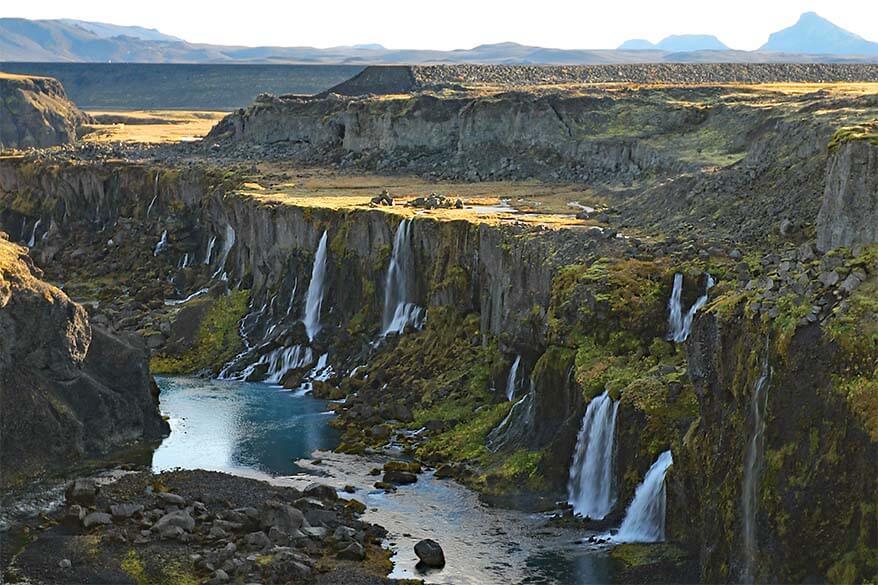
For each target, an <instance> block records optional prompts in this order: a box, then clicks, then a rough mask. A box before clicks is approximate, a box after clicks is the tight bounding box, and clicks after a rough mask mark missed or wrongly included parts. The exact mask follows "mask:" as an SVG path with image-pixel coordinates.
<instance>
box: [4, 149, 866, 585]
mask: <svg viewBox="0 0 878 585" xmlns="http://www.w3.org/2000/svg"><path fill="white" fill-rule="evenodd" d="M238 184H239V181H237V180H236V179H234V177H227V176H226V175H225V174H223V173H219V172H217V171H213V170H210V169H205V168H197V167H192V168H183V169H168V168H166V169H161V168H155V167H150V166H145V165H137V164H128V163H115V164H105V165H101V166H98V165H90V164H73V165H53V164H48V165H46V164H45V163H37V164H34V163H30V162H27V161H26V160H25V159H23V158H16V159H4V160H2V161H0V204H2V205H3V211H2V212H0V222H2V224H0V225H2V226H3V227H4V228H5V229H8V230H10V232H11V233H13V236H14V237H16V238H21V239H27V238H30V237H32V236H33V233H34V228H33V226H34V225H35V223H36V220H37V218H39V219H40V220H41V225H49V226H52V225H53V224H54V226H55V227H54V228H52V227H49V228H46V229H47V231H46V232H45V233H48V234H49V235H48V236H47V238H46V239H45V240H43V239H42V237H41V234H42V233H43V232H42V231H41V230H37V231H36V233H37V234H38V237H37V238H36V241H37V242H38V243H36V242H35V246H34V248H33V250H32V253H33V254H34V256H35V258H37V259H38V260H39V261H41V262H45V263H46V265H47V268H48V267H50V266H53V265H54V264H63V265H64V266H65V267H66V268H65V270H68V272H69V273H70V274H71V275H72V273H74V272H75V271H76V270H81V271H82V273H83V274H88V273H89V272H94V271H96V270H98V269H96V268H95V266H96V265H97V263H98V262H97V261H98V259H102V260H101V265H103V266H116V268H115V269H114V270H118V271H119V272H118V273H119V274H121V273H122V272H124V271H130V270H135V271H139V270H143V273H142V276H139V277H138V278H139V279H141V280H142V281H149V282H151V283H154V282H155V281H156V279H158V280H159V281H160V283H161V284H160V285H155V284H151V285H150V286H151V287H153V288H147V287H145V286H144V287H143V288H142V289H139V290H136V289H135V288H134V287H132V288H131V290H128V291H124V294H123V295H122V296H126V295H127V296H129V297H130V301H129V302H130V303H131V304H137V303H141V304H143V305H145V306H147V307H149V309H148V310H146V312H143V311H141V312H140V313H132V314H131V315H132V318H134V319H135V320H140V321H141V322H144V321H153V320H157V319H158V318H159V317H157V316H156V315H157V314H158V311H160V310H164V309H160V307H162V306H163V303H162V297H173V298H183V297H185V296H187V295H188V294H190V293H192V292H195V291H198V290H200V289H202V288H211V290H219V291H220V292H219V294H220V295H221V294H222V293H223V292H224V291H225V287H226V286H230V287H231V288H239V289H241V290H244V291H249V292H248V293H244V294H249V297H250V300H249V308H247V309H246V313H247V315H246V316H244V319H243V320H242V321H240V329H241V332H242V333H243V335H244V337H245V339H246V343H245V344H244V351H243V352H242V357H241V358H239V360H237V361H236V364H235V366H234V367H233V368H232V370H231V373H233V374H234V373H238V372H243V371H246V368H247V366H248V365H253V364H255V363H258V362H259V361H260V360H262V358H263V356H267V355H269V354H270V353H271V352H273V351H275V350H277V349H282V348H288V347H292V346H294V345H297V344H299V345H305V344H310V345H312V346H313V348H314V350H315V353H318V352H319V353H322V352H324V351H329V352H330V362H331V363H332V364H333V365H334V366H336V368H337V369H336V371H337V372H340V374H341V375H338V376H335V377H332V378H331V379H330V380H328V381H323V382H315V391H316V392H318V393H320V394H321V395H323V396H327V397H333V398H338V399H340V400H342V402H341V403H340V404H339V405H338V413H339V415H338V417H337V419H336V423H334V424H337V425H338V426H339V427H340V428H341V429H342V431H343V444H342V448H343V449H345V450H349V451H352V452H362V451H363V450H364V449H365V448H366V447H369V446H379V445H383V444H384V443H385V442H386V441H387V439H388V437H389V436H391V434H392V433H394V432H397V431H399V432H405V431H407V430H416V429H418V428H425V429H427V430H426V431H424V432H422V434H421V435H420V437H421V438H423V437H428V439H427V442H426V443H415V444H412V446H411V448H412V449H413V450H414V451H415V453H416V454H417V455H418V456H419V457H421V458H422V459H424V460H426V461H431V462H434V463H436V464H437V465H441V464H447V466H448V468H447V469H446V471H445V472H444V473H448V474H449V475H453V476H455V477H457V478H458V479H460V480H461V481H465V482H467V483H469V484H470V485H473V486H475V487H478V488H479V489H483V490H485V491H497V492H503V491H508V490H513V489H519V490H520V489H522V488H523V487H524V488H526V489H528V490H533V491H546V492H549V493H551V494H552V495H553V496H554V497H557V492H558V491H559V490H560V491H563V489H564V486H565V483H566V479H567V474H568V471H569V465H570V461H571V458H572V454H573V450H574V445H575V441H576V433H577V431H578V425H579V422H580V421H581V420H582V415H583V412H584V410H585V408H586V404H587V403H588V401H589V400H590V399H591V398H593V397H594V396H596V395H598V394H600V393H602V392H604V391H607V392H608V393H609V394H610V396H611V397H612V398H613V399H614V400H618V401H619V404H620V406H619V421H618V436H617V450H616V454H615V455H616V465H615V480H616V485H617V496H618V503H617V506H616V509H615V510H614V512H613V514H614V515H613V516H612V518H613V519H618V518H619V517H620V516H621V514H623V513H624V507H625V506H626V505H627V502H629V501H630V500H631V497H632V496H633V493H634V490H635V488H636V486H637V485H638V483H639V482H640V481H641V480H642V478H643V476H644V474H645V473H646V470H647V469H648V468H649V467H650V465H651V464H652V462H653V461H654V460H655V457H656V456H657V455H658V453H660V452H662V451H664V450H666V449H671V450H672V452H673V454H674V458H675V464H674V467H673V468H672V470H671V472H670V475H669V479H668V534H669V537H670V538H671V539H672V540H673V541H675V542H678V543H682V544H684V545H685V546H686V547H687V548H689V549H690V550H693V551H695V553H696V554H697V555H698V556H699V558H700V565H701V571H702V573H701V574H702V578H703V579H704V580H705V581H710V582H734V581H737V580H740V579H742V578H744V576H745V575H747V574H749V575H756V576H757V577H758V578H759V579H760V580H769V581H772V580H773V581H803V580H811V579H812V578H813V579H817V580H821V579H826V578H829V579H830V580H833V581H837V580H841V581H843V580H854V581H855V580H856V579H857V578H863V579H867V578H871V575H872V574H873V573H874V569H872V568H870V567H872V566H873V565H871V564H870V563H871V562H872V561H871V560H870V559H871V558H872V556H870V555H874V551H875V550H876V548H878V542H876V539H878V530H876V519H875V518H876V516H875V514H876V509H878V503H876V502H875V501H874V498H871V497H868V496H866V497H864V496H863V494H874V493H876V487H878V486H876V484H875V482H876V478H875V476H874V474H871V473H870V470H873V469H874V468H875V466H876V464H878V461H876V457H878V455H876V445H878V426H876V425H878V423H876V420H875V418H874V404H875V402H874V396H875V386H874V384H875V376H876V375H878V370H876V364H878V362H876V354H875V346H874V323H875V322H876V319H878V311H876V308H875V306H874V291H875V286H876V284H875V283H876V281H875V278H876V277H875V275H876V274H878V264H876V261H875V258H874V256H871V255H869V254H865V255H861V256H859V257H849V255H848V256H845V255H837V254H828V255H826V256H822V257H820V256H818V257H815V255H814V252H813V250H811V249H810V248H807V249H804V248H803V249H801V250H794V251H793V253H791V254H789V255H788V256H787V255H785V256H784V257H783V258H781V257H780V256H779V255H777V254H770V255H767V256H765V257H761V258H748V261H747V262H741V263H738V264H735V263H734V262H731V261H730V260H729V259H727V258H710V259H698V260H691V259H689V260H686V259H685V258H677V257H671V258H668V257H658V258H656V257H653V256H650V255H648V254H646V253H644V251H643V250H640V249H639V248H638V247H637V245H636V244H635V243H634V242H631V241H628V240H625V239H622V238H612V239H609V240H608V239H607V238H606V237H604V236H602V235H600V234H597V233H588V234H583V233H577V232H573V231H554V230H533V229H529V228H516V227H504V226H497V225H490V224H487V223H471V222H466V221H443V220H441V219H436V218H428V217H415V218H414V219H413V227H412V251H413V254H414V256H415V265H416V267H417V270H416V277H415V286H414V289H415V291H416V301H417V303H418V304H421V305H422V306H424V307H426V308H427V309H428V313H427V321H426V324H425V327H424V329H423V330H422V331H420V332H415V331H409V332H408V333H407V334H406V335H403V336H401V337H399V338H393V337H392V336H391V339H389V340H385V341H384V342H381V341H380V339H379V334H380V320H381V310H382V303H383V293H384V287H385V277H386V274H387V266H388V259H389V256H390V253H391V248H392V242H393V236H394V233H395V231H396V229H397V228H398V225H399V222H400V221H401V219H402V215H400V212H399V211H398V210H389V211H388V210H380V209H367V208H363V209H351V208H342V209H338V208H336V207H334V206H333V205H332V204H331V203H332V202H331V201H329V202H327V201H323V202H315V203H314V204H313V205H310V204H298V205H291V204H289V203H285V202H284V200H283V198H282V197H273V196H265V197H262V196H260V195H259V194H258V193H255V194H254V193H252V192H251V193H249V194H244V193H241V192H239V191H238V189H237V187H238ZM123 226H129V227H128V228H126V229H123ZM229 229H231V230H232V231H229ZM102 230H103V231H102ZM165 230H167V234H168V237H167V241H166V248H164V249H163V250H161V251H159V252H158V253H155V251H154V246H155V245H156V242H158V241H159V238H160V235H161V234H162V233H163V232H164V231H165ZM324 231H326V232H327V239H328V242H329V244H328V251H327V255H328V261H327V276H326V289H325V295H326V296H325V297H324V307H329V308H331V310H327V311H324V313H323V318H322V324H323V331H322V332H321V333H320V334H319V335H318V336H317V337H316V338H315V339H314V340H313V341H311V342H309V341H308V339H307V336H306V334H305V331H304V327H303V326H302V324H301V322H300V321H301V315H302V309H303V305H304V298H305V291H306V289H307V287H308V284H309V281H310V277H311V267H312V264H313V259H314V253H315V251H316V248H317V243H318V241H319V239H320V237H321V235H322V234H323V232H324ZM231 233H234V245H233V246H232V247H231V248H230V249H229V251H228V254H224V253H221V251H222V250H223V249H224V243H225V242H226V241H231V236H230V234H231ZM137 234H146V235H144V236H142V237H140V236H137ZM120 236H121V237H120ZM108 239H112V240H114V244H113V245H112V246H110V245H109V244H108V243H107V241H108ZM211 239H214V246H213V247H212V248H210V246H209V242H210V241H211ZM116 240H118V242H116ZM209 249H211V250H212V252H211V253H210V254H208V253H207V251H208V250H209ZM187 254H188V255H189V256H188V257H189V258H190V259H194V265H191V264H190V265H187V266H183V264H186V262H185V261H184V260H185V259H186V258H187ZM785 254H786V253H785ZM53 259H63V262H58V261H57V260H53ZM205 261H206V264H205ZM126 262H133V263H135V264H136V266H132V267H128V264H126ZM705 271H707V272H710V273H711V274H712V275H714V276H715V277H716V279H717V280H718V281H719V284H718V285H717V286H716V287H715V288H713V289H711V292H710V295H711V304H710V305H708V306H707V307H705V309H704V311H703V316H701V317H700V318H698V319H697V320H696V322H695V326H694V328H693V333H692V336H691V338H690V341H689V342H688V344H687V345H686V346H685V351H684V348H683V347H682V346H679V345H675V344H672V343H669V342H667V341H666V340H665V335H666V333H667V313H666V311H667V309H666V308H667V300H668V297H669V296H670V293H671V286H672V282H673V279H674V274H675V273H676V272H680V273H683V275H684V287H683V304H684V306H685V307H689V306H691V305H692V303H694V301H695V298H696V297H697V296H698V295H700V294H702V292H703V291H704V290H705V287H706V277H705V276H704V272H705ZM116 274H117V273H115V272H112V271H111V272H108V273H106V274H105V276H110V277H112V278H115V277H116ZM833 275H834V276H833ZM818 276H819V278H818ZM805 277H806V278H805ZM802 278H805V280H804V281H803V280H802ZM135 282H136V281H135ZM803 282H804V284H803ZM156 295H158V297H159V298H156ZM184 306H186V305H184ZM157 307H159V308H157ZM814 307H816V308H817V310H816V311H815V310H814ZM180 314H182V312H181V313H180ZM242 315H243V313H242V314H241V315H238V316H242ZM162 318H164V317H162ZM170 318H173V313H171V314H170ZM237 322H238V321H237V318H236V319H235V320H234V321H233V323H237ZM766 335H768V336H769V343H768V345H766V343H765V337H766ZM168 341H169V342H170V341H173V340H171V339H169V340H168ZM376 341H377V342H378V343H375V342H376ZM517 355H520V356H521V357H522V359H521V375H520V379H519V381H518V384H517V390H516V393H515V396H514V401H507V400H506V397H505V392H504V391H499V390H500V389H503V390H505V386H504V385H505V381H506V379H507V375H508V373H509V371H510V366H511V364H512V361H513V360H514V359H515V357H516V356H517ZM766 355H767V356H768V363H769V366H770V386H769V388H768V393H767V399H766V403H765V404H766V406H765V408H764V411H763V412H764V413H765V416H764V417H763V420H764V421H765V432H764V436H765V442H764V447H763V449H762V451H761V453H762V455H761V461H762V463H761V471H760V473H759V474H758V476H757V477H756V479H755V480H754V482H753V485H754V486H755V491H754V492H753V493H754V495H753V502H755V506H754V507H753V509H755V512H754V513H753V516H752V517H750V520H751V522H750V526H755V527H756V528H755V532H753V533H752V534H755V537H754V538H755V539H756V542H757V543H758V544H759V546H758V547H757V553H756V554H755V555H754V556H753V558H752V559H749V560H748V559H747V558H746V556H745V554H744V552H743V551H744V550H745V548H744V544H743V534H744V525H743V522H744V520H743V518H744V516H745V514H744V510H743V505H742V498H743V493H744V489H743V484H744V471H745V467H746V466H747V456H748V455H747V445H748V444H749V443H750V442H751V439H752V437H753V429H754V422H753V420H752V414H751V409H752V401H753V394H754V389H755V387H756V382H757V380H758V378H759V376H760V375H761V373H762V371H763V370H762V367H763V363H764V359H765V357H766ZM364 364H365V365H364ZM221 365H222V364H218V366H221ZM265 365H266V364H265V363H263V364H262V366H263V367H262V369H261V370H259V368H257V369H255V370H251V374H253V375H254V378H255V379H258V378H259V377H261V376H264V375H265ZM355 366H363V367H360V368H357V370H356V371H357V373H356V375H352V376H348V375H347V374H348V373H349V372H351V371H353V370H354V367H355ZM215 371H216V370H215ZM301 375H302V372H301V371H298V372H294V371H291V372H288V373H287V375H286V376H281V378H283V379H282V380H281V381H283V382H286V383H288V384H289V385H293V386H294V385H296V384H297V383H298V381H299V380H300V378H301ZM514 403H516V404H521V405H522V406H520V407H518V408H516V407H513V406H512V404H514ZM510 413H511V414H510ZM504 421H509V422H507V423H506V424H504ZM400 437H401V438H400ZM398 439H399V440H401V441H403V442H404V444H405V441H411V436H408V437H406V436H405V435H400V436H398ZM852 526H853V527H854V528H851V527H852ZM803 551H804V552H803ZM870 571H872V572H871V573H870ZM851 575H853V578H852V579H847V578H848V577H850V576H851Z"/></svg>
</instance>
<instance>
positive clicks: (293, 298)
mask: <svg viewBox="0 0 878 585" xmlns="http://www.w3.org/2000/svg"><path fill="white" fill-rule="evenodd" d="M298 289H299V277H298V276H297V277H296V281H295V282H294V283H293V292H291V293H290V302H289V303H288V304H287V317H289V316H290V313H292V312H293V305H295V304H296V291H297V290H298Z"/></svg>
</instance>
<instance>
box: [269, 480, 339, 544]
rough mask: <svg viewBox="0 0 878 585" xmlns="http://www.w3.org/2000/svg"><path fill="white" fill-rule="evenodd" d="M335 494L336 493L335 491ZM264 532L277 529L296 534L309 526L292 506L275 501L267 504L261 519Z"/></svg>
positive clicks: (299, 512) (302, 515)
mask: <svg viewBox="0 0 878 585" xmlns="http://www.w3.org/2000/svg"><path fill="white" fill-rule="evenodd" d="M333 493H335V491H334V490H333ZM259 524H260V526H261V527H262V529H263V530H268V529H270V528H277V529H278V530H280V531H282V532H284V533H286V534H290V535H292V534H295V533H296V532H298V530H299V529H300V528H302V526H307V524H308V523H307V521H306V520H305V516H304V514H302V512H301V511H300V510H298V509H296V508H294V507H292V506H290V505H287V504H282V503H281V502H276V501H274V500H269V501H267V502H265V509H264V510H263V511H262V514H261V516H260V519H259Z"/></svg>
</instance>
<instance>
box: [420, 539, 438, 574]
mask: <svg viewBox="0 0 878 585" xmlns="http://www.w3.org/2000/svg"><path fill="white" fill-rule="evenodd" d="M415 554H416V555H418V558H419V559H421V563H423V564H424V565H425V566H427V567H444V566H445V553H444V552H443V550H442V547H441V546H439V543H438V542H436V541H435V540H432V539H430V538H425V539H424V540H421V541H419V542H418V543H417V544H416V545H415ZM419 564H420V563H419Z"/></svg>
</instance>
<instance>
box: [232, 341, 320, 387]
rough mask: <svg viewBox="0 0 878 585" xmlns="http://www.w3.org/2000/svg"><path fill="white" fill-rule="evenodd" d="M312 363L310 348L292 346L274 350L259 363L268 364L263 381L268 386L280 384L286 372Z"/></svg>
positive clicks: (312, 357)
mask: <svg viewBox="0 0 878 585" xmlns="http://www.w3.org/2000/svg"><path fill="white" fill-rule="evenodd" d="M312 361H314V356H313V354H312V353H311V348H310V347H307V346H304V347H303V346H301V345H294V346H292V347H279V348H277V349H275V350H274V351H272V352H271V353H269V354H266V355H264V356H262V359H260V360H259V363H263V364H264V363H267V364H268V370H267V371H266V378H265V381H266V382H267V383H269V384H280V383H281V381H283V377H284V375H285V374H286V373H287V372H289V371H290V370H296V369H298V368H302V367H305V366H307V365H308V364H310V363H311V362H312ZM245 371H246V370H245Z"/></svg>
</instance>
